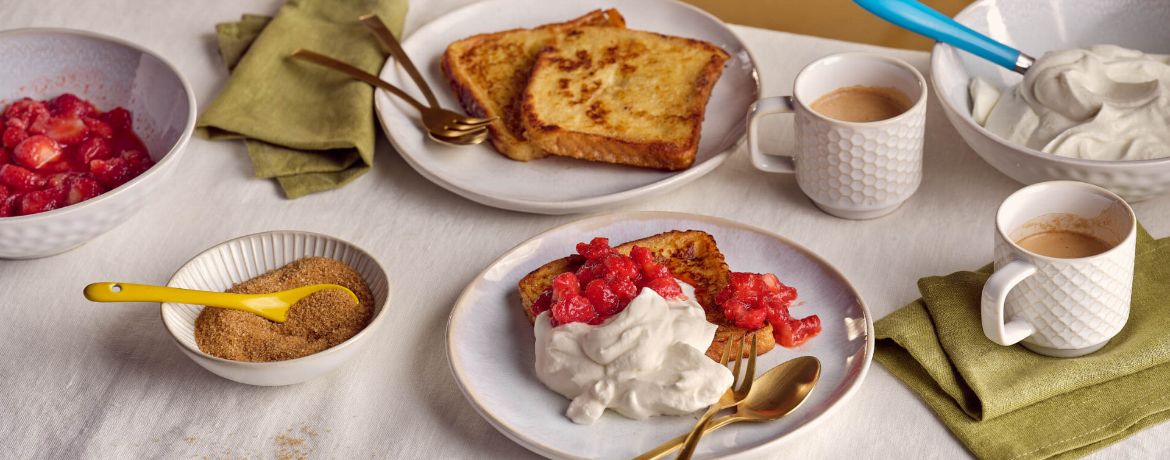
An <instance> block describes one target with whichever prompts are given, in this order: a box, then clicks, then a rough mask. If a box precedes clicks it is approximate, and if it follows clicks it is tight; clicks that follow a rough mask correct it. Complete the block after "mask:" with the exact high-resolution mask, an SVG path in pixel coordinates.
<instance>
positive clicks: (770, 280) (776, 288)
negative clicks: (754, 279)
mask: <svg viewBox="0 0 1170 460" xmlns="http://www.w3.org/2000/svg"><path fill="white" fill-rule="evenodd" d="M760 281H761V283H762V284H763V286H762V288H763V290H765V291H769V292H780V289H781V288H782V287H784V285H783V284H781V283H780V280H779V279H777V278H776V275H773V274H771V273H765V274H763V275H762V276H760Z"/></svg>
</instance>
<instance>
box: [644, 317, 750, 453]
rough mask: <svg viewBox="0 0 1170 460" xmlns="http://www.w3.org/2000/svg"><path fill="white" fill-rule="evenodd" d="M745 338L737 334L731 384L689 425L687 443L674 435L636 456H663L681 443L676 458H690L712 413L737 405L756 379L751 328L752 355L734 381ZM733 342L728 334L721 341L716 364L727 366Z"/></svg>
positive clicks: (740, 360)
mask: <svg viewBox="0 0 1170 460" xmlns="http://www.w3.org/2000/svg"><path fill="white" fill-rule="evenodd" d="M747 340H749V336H748V335H747V334H745V335H743V336H740V338H739V346H738V347H736V350H735V366H734V367H733V368H732V371H731V375H732V381H731V387H730V388H728V389H727V391H726V392H724V393H723V396H721V397H720V398H719V401H717V402H715V404H712V405H711V407H710V408H708V409H707V412H706V413H704V414H703V416H702V417H700V418H699V421H698V423H696V424H695V427H694V428H692V429H691V432H690V433H688V434H687V436H686V443H685V444H684V443H680V442H679V439H677V438H676V439H671V440H669V441H667V442H664V443H662V444H661V445H659V446H658V447H655V448H654V449H651V450H650V451H648V452H646V453H644V454H642V455H640V456H638V457H636V459H635V460H656V459H660V458H663V457H665V456H667V455H669V454H670V453H671V452H674V450H675V449H678V448H679V446H682V448H683V449H684V450H683V453H680V454H679V456H678V458H680V459H681V458H689V457H690V455H691V454H693V453H694V450H695V446H697V445H698V444H699V438H700V437H702V436H703V430H704V428H706V426H707V423H708V422H709V421H710V420H711V417H714V416H715V414H718V413H719V412H720V411H722V410H724V409H729V408H733V407H735V406H737V405H739V404H740V403H741V402H743V400H744V398H746V397H747V394H748V391H749V390H751V386H752V381H753V380H755V375H756V334H755V332H752V333H751V334H750V340H751V341H752V348H751V355H750V356H749V357H748V364H747V372H746V373H745V376H744V380H743V384H742V385H739V387H738V388H737V387H736V385H738V384H739V365H740V363H741V362H743V345H744V342H746V341H747ZM733 342H735V339H734V338H731V339H728V340H727V343H726V344H724V345H723V355H722V357H720V359H719V364H722V365H723V366H724V367H727V363H728V362H729V361H730V359H729V358H730V353H731V346H732V344H733ZM692 443H693V444H692ZM687 446H690V453H687V451H686V450H685V449H686V448H687ZM684 455H686V457H684Z"/></svg>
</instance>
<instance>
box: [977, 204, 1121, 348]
mask: <svg viewBox="0 0 1170 460" xmlns="http://www.w3.org/2000/svg"><path fill="white" fill-rule="evenodd" d="M995 225H996V232H995V273H993V274H992V275H991V277H990V278H988V280H987V283H986V284H985V285H984V286H983V296H982V300H981V303H982V306H981V310H982V320H983V321H982V322H983V333H984V334H985V335H986V336H987V338H988V339H990V340H991V341H992V342H995V343H998V344H1000V345H1014V344H1016V343H1020V344H1021V345H1023V346H1024V347H1025V348H1027V349H1029V350H1032V351H1034V352H1036V353H1040V354H1042V355H1048V356H1055V357H1060V358H1071V357H1076V356H1083V355H1087V354H1089V353H1092V352H1094V351H1097V350H1099V349H1101V347H1104V346H1105V344H1107V343H1109V339H1111V338H1113V336H1115V335H1117V333H1119V332H1121V329H1122V328H1123V327H1124V326H1125V323H1126V321H1127V320H1128V319H1129V305H1130V300H1131V299H1130V297H1131V295H1132V292H1133V264H1134V255H1135V254H1134V251H1135V250H1136V244H1137V218H1136V217H1135V216H1134V213H1133V209H1131V208H1130V207H1129V205H1128V204H1126V202H1125V200H1123V199H1121V197H1119V196H1117V195H1115V194H1114V193H1113V192H1110V191H1108V190H1106V189H1103V188H1101V187H1098V186H1096V185H1091V184H1086V183H1084V182H1076V181H1052V182H1041V183H1038V184H1034V185H1030V186H1027V187H1024V188H1022V189H1020V190H1019V191H1017V192H1016V193H1013V194H1012V195H1011V196H1009V197H1008V198H1007V199H1006V200H1004V202H1003V204H1001V205H1000V207H999V211H998V212H997V213H996V216H995ZM1053 231H1056V232H1074V233H1080V234H1083V235H1088V236H1091V237H1092V238H1093V239H1095V240H1097V241H1098V242H1100V243H1101V244H1102V248H1101V249H1104V252H1100V253H1097V254H1095V255H1090V256H1086V257H1076V258H1062V257H1053V256H1051V255H1044V254H1039V253H1037V252H1035V251H1033V250H1029V249H1027V248H1024V247H1022V246H1021V244H1020V242H1022V241H1024V240H1025V239H1027V238H1031V237H1035V236H1037V235H1039V234H1042V233H1045V232H1053ZM1066 247H1067V246H1066ZM1094 252H1095V251H1094Z"/></svg>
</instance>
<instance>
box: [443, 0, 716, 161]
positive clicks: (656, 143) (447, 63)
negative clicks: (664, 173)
mask: <svg viewBox="0 0 1170 460" xmlns="http://www.w3.org/2000/svg"><path fill="white" fill-rule="evenodd" d="M729 58H730V56H729V55H728V54H727V52H725V51H724V50H722V49H720V48H719V47H717V46H715V45H712V44H710V43H707V42H704V41H700V40H695V39H689V38H681V37H671V36H666V35H661V34H657V33H653V32H645V31H639V30H633V29H628V28H626V21H625V18H623V17H622V15H621V14H620V13H618V11H617V10H614V9H609V10H597V11H593V12H590V13H588V14H585V15H584V16H581V17H579V18H576V19H573V20H570V21H568V22H562V23H556V24H547V25H543V26H539V27H536V28H532V29H515V30H507V31H503V32H496V33H489V34H481V35H475V36H472V37H468V38H465V39H463V40H459V41H457V42H455V43H452V44H451V45H450V46H448V47H447V51H446V53H444V55H443V58H442V70H443V73H444V75H446V77H447V79H448V81H449V83H450V84H451V87H452V88H453V89H454V91H455V94H456V95H457V96H458V98H459V102H460V103H461V104H462V105H463V107H464V108H465V109H466V110H467V112H468V113H469V114H471V115H473V116H476V117H486V118H490V117H498V118H497V119H496V121H494V122H493V123H492V124H491V125H490V126H489V128H488V129H489V131H490V135H491V142H492V145H493V146H494V147H495V148H496V150H498V151H499V152H500V153H501V154H503V155H505V156H507V157H508V158H511V159H513V160H519V161H528V160H535V159H539V158H544V157H548V156H550V155H552V156H560V157H570V158H577V159H582V160H589V161H597V162H604V163H616V164H624V165H631V166H638V167H644V168H654V169H661V170H670V171H673V170H681V169H686V168H689V167H690V166H691V165H692V164H694V162H695V155H696V153H697V152H698V147H699V135H700V128H701V126H702V122H703V114H704V112H705V110H706V107H707V101H708V99H709V98H710V95H711V91H712V89H713V88H714V87H715V83H716V82H717V81H718V79H719V77H720V75H721V74H722V73H723V66H724V63H725V62H726V61H727V60H728V59H729Z"/></svg>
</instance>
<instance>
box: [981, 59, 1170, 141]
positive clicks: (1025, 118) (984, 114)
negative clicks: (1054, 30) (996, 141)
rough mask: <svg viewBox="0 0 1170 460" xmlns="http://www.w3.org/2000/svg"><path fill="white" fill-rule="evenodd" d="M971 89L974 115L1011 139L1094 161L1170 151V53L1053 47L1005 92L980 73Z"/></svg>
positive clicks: (985, 124) (990, 127)
mask: <svg viewBox="0 0 1170 460" xmlns="http://www.w3.org/2000/svg"><path fill="white" fill-rule="evenodd" d="M969 90H970V93H971V100H972V115H973V117H974V118H975V120H976V121H977V122H979V123H980V124H982V125H983V126H985V127H986V128H987V129H988V130H989V131H991V132H993V133H995V134H996V135H998V136H1000V137H1001V138H1003V139H1006V140H1008V141H1010V142H1013V143H1016V144H1019V145H1024V146H1027V147H1030V148H1033V149H1036V150H1041V151H1044V152H1048V153H1052V154H1056V155H1062V156H1066V157H1073V158H1084V159H1092V160H1146V159H1153V158H1162V157H1170V128H1168V126H1170V56H1165V55H1155V54H1146V53H1142V52H1141V51H1135V50H1130V49H1126V48H1121V47H1118V46H1113V45H1097V46H1092V47H1089V48H1085V49H1070V50H1063V51H1053V52H1049V53H1046V54H1044V55H1043V56H1041V57H1040V59H1038V60H1036V63H1035V64H1033V65H1032V68H1030V69H1028V73H1027V75H1025V76H1024V80H1023V81H1022V82H1021V83H1020V84H1019V85H1017V86H1015V87H1014V88H1012V89H1010V90H1008V91H1006V92H1005V93H1003V94H1002V95H1001V94H1000V91H999V90H998V89H996V88H995V87H994V86H992V85H991V84H989V83H987V82H986V81H983V80H981V79H978V78H976V79H973V80H972V81H971V84H970V87H969Z"/></svg>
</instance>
